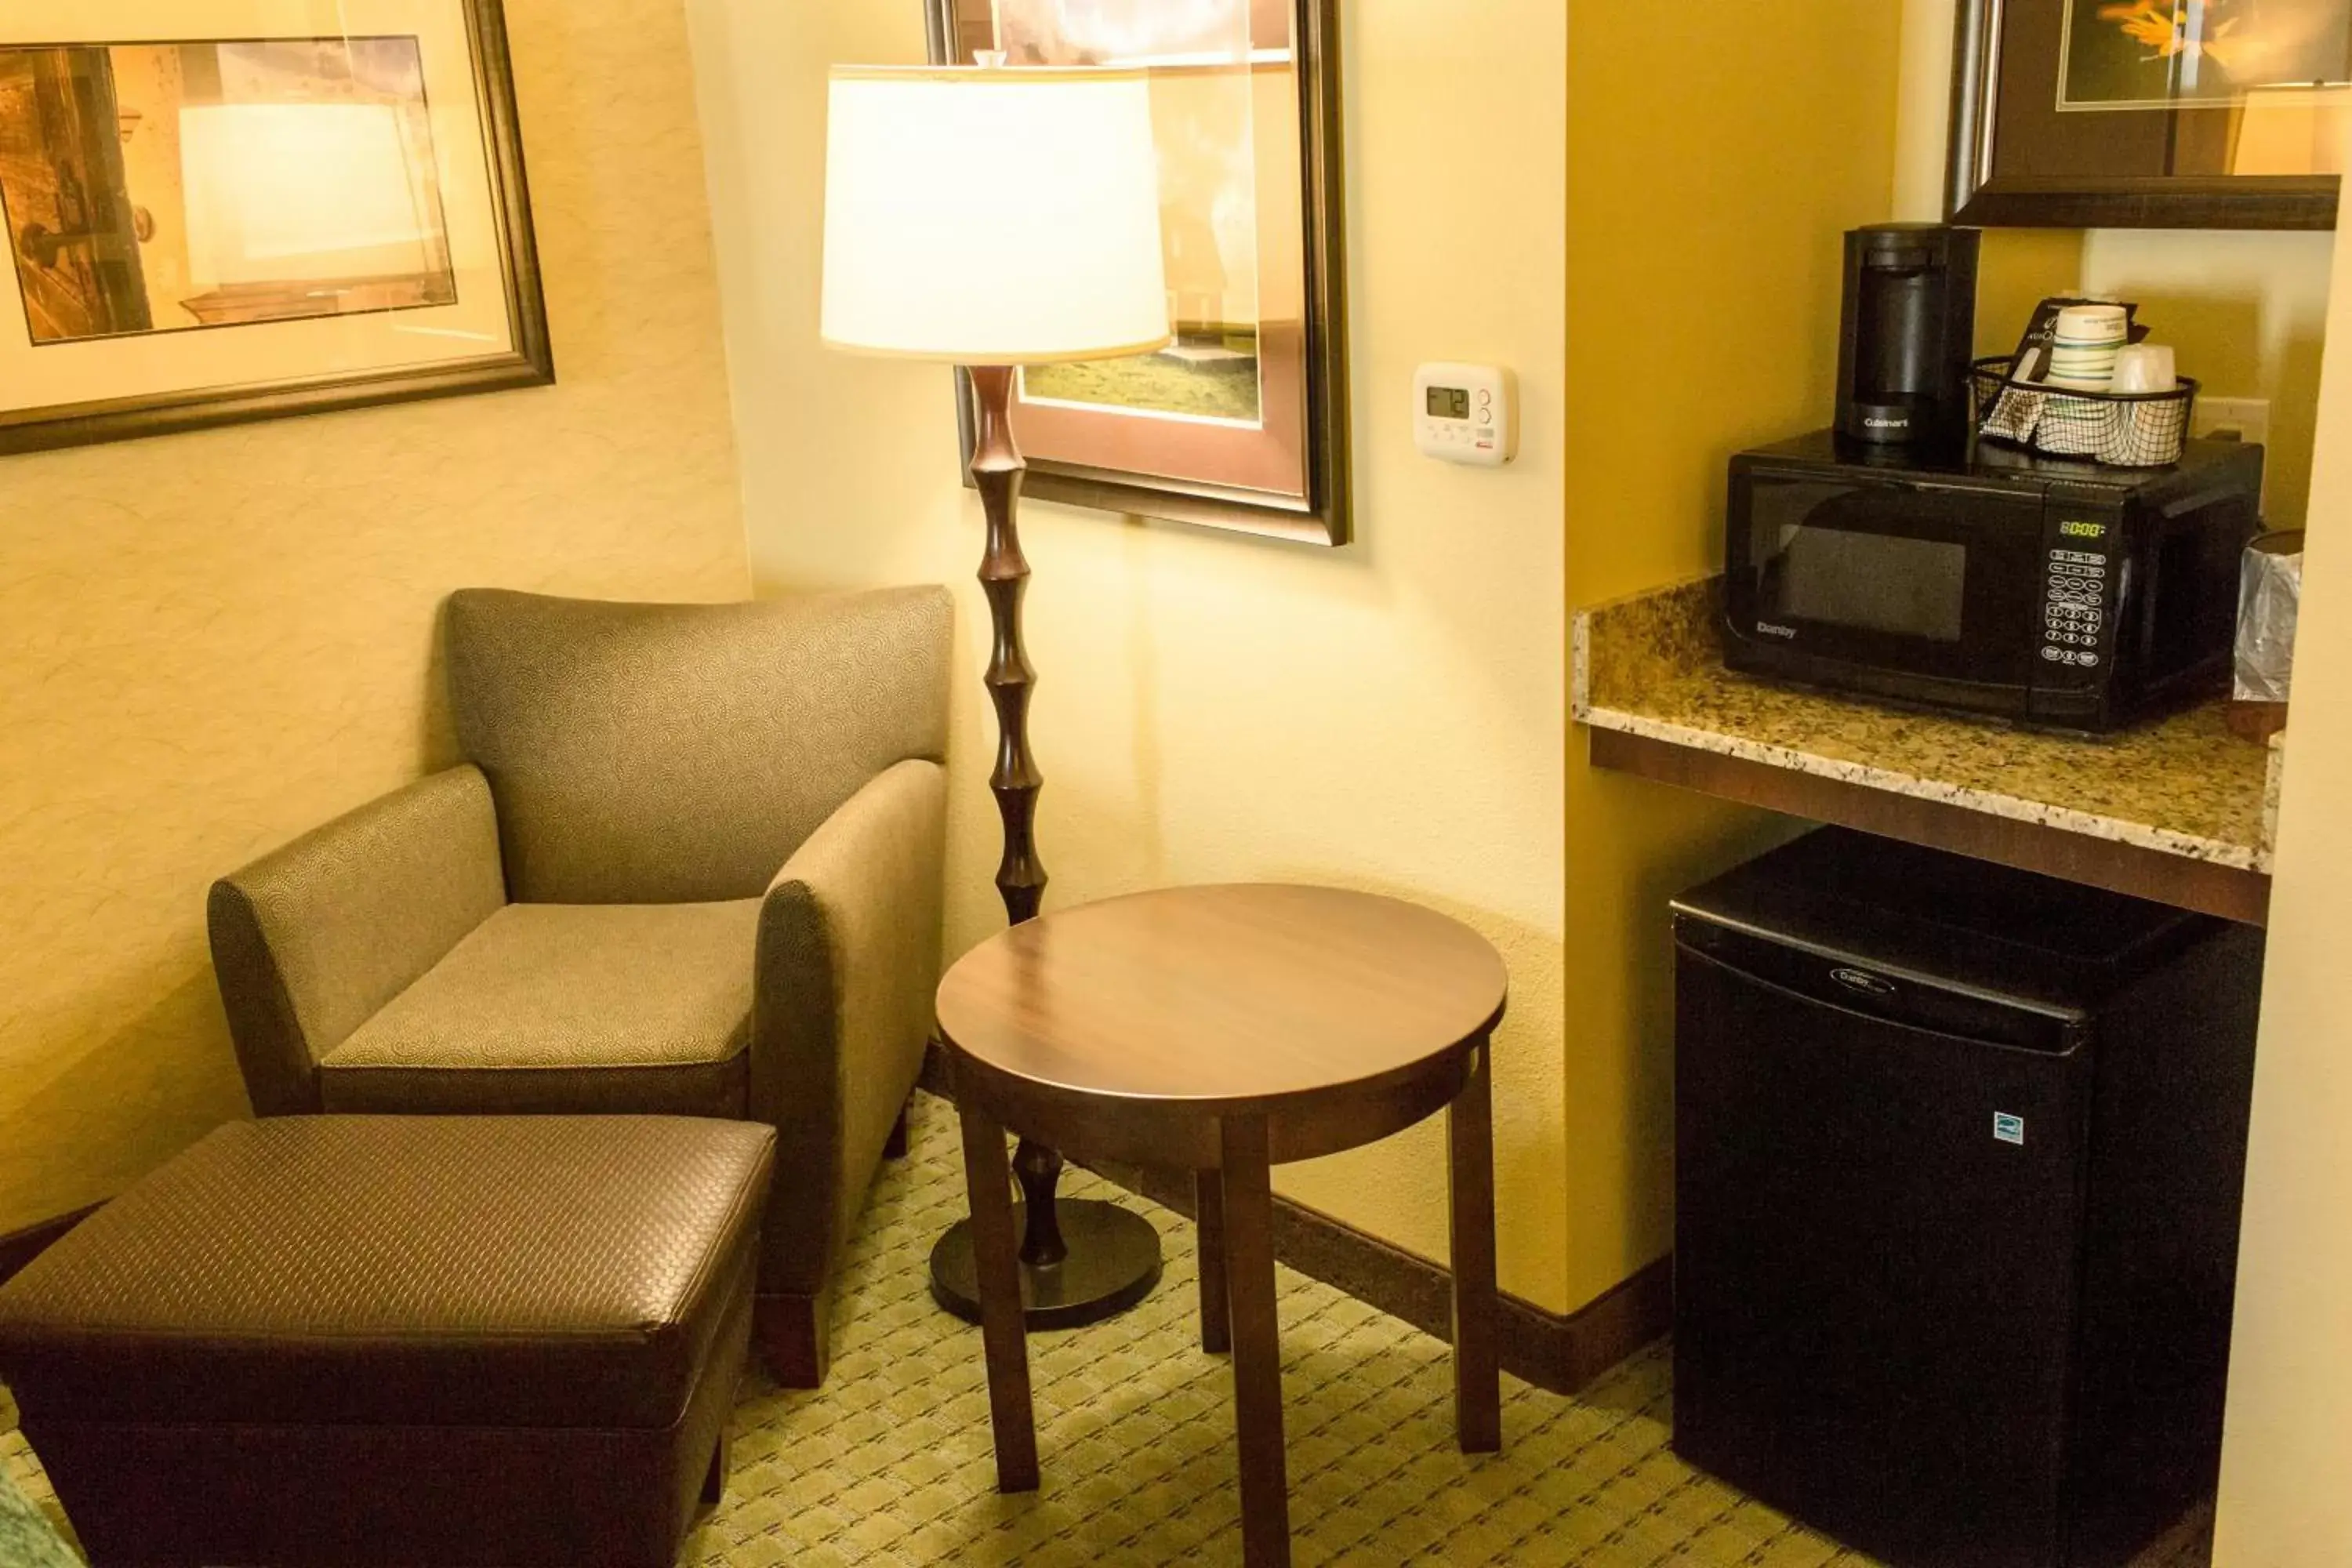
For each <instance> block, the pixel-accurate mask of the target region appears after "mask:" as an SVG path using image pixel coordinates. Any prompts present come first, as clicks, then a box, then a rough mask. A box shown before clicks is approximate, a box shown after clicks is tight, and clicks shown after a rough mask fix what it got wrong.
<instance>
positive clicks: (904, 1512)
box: [0, 1100, 2211, 1568]
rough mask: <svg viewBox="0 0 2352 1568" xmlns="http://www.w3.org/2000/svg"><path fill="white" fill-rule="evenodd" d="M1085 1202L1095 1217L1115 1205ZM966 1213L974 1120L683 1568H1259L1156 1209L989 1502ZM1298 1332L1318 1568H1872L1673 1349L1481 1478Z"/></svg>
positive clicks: (1436, 1347) (944, 1122)
mask: <svg viewBox="0 0 2352 1568" xmlns="http://www.w3.org/2000/svg"><path fill="white" fill-rule="evenodd" d="M1074 1175H1076V1180H1075V1181H1074V1182H1073V1184H1072V1190H1074V1191H1078V1192H1087V1191H1096V1190H1097V1189H1099V1187H1100V1184H1098V1183H1097V1182H1095V1181H1094V1180H1093V1178H1091V1177H1087V1176H1085V1175H1083V1174H1078V1173H1074ZM1146 1206H1147V1207H1148V1206H1149V1205H1146ZM962 1212H963V1195H962V1167H961V1163H960V1161H959V1158H958V1154H957V1143H956V1131H955V1124H954V1119H953V1117H952V1116H951V1115H950V1113H949V1112H948V1111H947V1109H946V1108H945V1107H944V1106H942V1105H940V1104H939V1103H938V1102H936V1101H931V1100H923V1101H921V1102H919V1107H918V1114H917V1119H916V1124H915V1152H914V1155H913V1157H912V1158H911V1159H909V1160H908V1161H905V1162H903V1163H898V1164H894V1165H889V1166H887V1167H886V1168H885V1172H884V1174H883V1177H882V1180H881V1182H880V1184H878V1185H877V1189H876V1192H875V1195H874V1201H873V1204H872V1205H871V1206H870V1208H869V1209H868V1211H867V1217H866V1226H865V1229H864V1232H863V1234H862V1235H861V1236H860V1237H859V1238H858V1239H857V1241H856V1243H855V1244H853V1247H852V1249H851V1253H850V1256H849V1258H848V1259H847V1262H846V1264H845V1278H844V1280H843V1295H844V1300H845V1305H844V1309H843V1310H842V1314H841V1317H840V1319H839V1321H838V1328H837V1330H836V1333H837V1339H836V1347H835V1366H834V1372H833V1377H832V1380H831V1381H830V1383H829V1384H827V1386H826V1387H825V1388H824V1390H823V1391H822V1392H820V1393H815V1394H799V1393H789V1392H785V1391H782V1390H779V1389H777V1388H776V1387H775V1386H774V1385H773V1384H770V1383H769V1382H768V1381H767V1379H766V1377H765V1376H764V1374H761V1373H754V1374H753V1375H752V1377H751V1381H750V1382H749V1383H747V1384H746V1386H745V1388H744V1393H743V1398H742V1400H741V1402H740V1405H738V1407H737V1410H736V1415H735V1470H734V1475H733V1478H732V1479H731V1481H730V1486H729V1489H728V1494H727V1500H726V1501H725V1502H724V1503H723V1504H722V1505H721V1506H720V1508H719V1510H718V1511H717V1512H716V1513H715V1514H714V1515H713V1516H712V1517H711V1518H710V1520H709V1522H708V1523H707V1524H706V1525H705V1526H704V1527H703V1528H702V1530H701V1531H698V1533H697V1535H696V1536H695V1538H694V1539H693V1541H692V1542H689V1543H688V1549H687V1551H686V1552H685V1553H684V1555H683V1557H682V1559H681V1561H682V1562H683V1563H687V1564H690V1565H700V1568H767V1565H769V1564H782V1563H793V1564H794V1565H796V1568H803V1565H804V1568H831V1565H835V1564H860V1565H871V1568H885V1565H891V1568H896V1565H908V1568H911V1565H914V1564H928V1563H955V1564H958V1565H960V1568H992V1565H998V1564H1003V1565H1011V1564H1020V1565H1022V1568H1079V1565H1082V1564H1083V1565H1089V1568H1092V1565H1102V1568H1112V1565H1120V1568H1127V1565H1132V1568H1152V1565H1159V1564H1171V1563H1185V1564H1193V1565H1198V1568H1215V1565H1223V1564H1230V1563H1239V1562H1240V1559H1241V1537H1240V1524H1239V1513H1238V1503H1237V1499H1236V1493H1235V1490H1234V1451H1233V1424H1232V1414H1231V1384H1230V1379H1229V1374H1228V1373H1227V1370H1226V1365H1225V1363H1224V1362H1223V1360H1222V1359H1221V1358H1214V1357H1210V1356H1206V1355H1203V1354H1202V1353H1201V1352H1200V1351H1199V1350H1198V1348H1197V1342H1196V1341H1195V1339H1194V1337H1193V1336H1194V1333H1195V1325H1194V1321H1193V1304H1194V1300H1195V1296H1194V1273H1193V1253H1192V1227H1191V1226H1189V1225H1187V1224H1186V1223H1184V1222H1183V1221H1182V1220H1181V1219H1180V1218H1179V1217H1178V1216H1177V1215H1173V1214H1171V1213H1169V1212H1168V1211H1166V1210H1162V1209H1157V1208H1151V1209H1150V1214H1151V1216H1152V1219H1153V1222H1154V1223H1155V1224H1156V1225H1158V1226H1159V1227H1160V1234H1161V1236H1162V1237H1164V1238H1165V1241H1166V1244H1167V1250H1168V1272H1167V1278H1166V1279H1165V1281H1164V1282H1163V1283H1162V1284H1161V1285H1160V1289H1158V1290H1157V1291H1156V1292H1155V1293H1154V1294H1153V1296H1152V1297H1151V1299H1150V1300H1149V1301H1147V1302H1145V1303H1144V1304H1143V1305H1142V1306H1141V1307H1139V1308H1138V1309H1136V1310H1134V1311H1132V1312H1129V1313H1128V1314H1127V1315H1126V1316H1124V1317H1122V1318H1118V1319H1116V1320H1114V1321H1111V1322H1108V1323H1105V1324H1100V1325H1097V1326H1096V1327H1093V1328H1088V1329H1081V1330H1077V1331H1073V1332H1069V1333H1063V1334H1054V1335H1046V1336H1041V1337H1039V1338H1036V1339H1033V1340H1032V1341H1031V1352H1030V1355H1031V1367H1032V1372H1033V1376H1034V1381H1035V1384H1036V1394H1037V1426H1038V1446H1039V1453H1040V1457H1041V1459H1042V1461H1043V1465H1044V1469H1045V1488H1044V1489H1043V1490H1042V1491H1040V1492H1038V1493H1036V1494H1034V1495H1032V1496H1028V1497H1021V1498H1005V1497H1000V1496H999V1495H998V1494H997V1493H996V1491H995V1490H994V1481H995V1476H994V1467H993V1461H992V1458H991V1454H990V1449H989V1437H988V1404H987V1393H986V1388H985V1385H984V1384H983V1382H982V1374H981V1355H980V1336H979V1332H978V1331H976V1330H972V1329H967V1328H965V1327H964V1326H963V1325H962V1324H961V1323H958V1322H956V1321H954V1320H952V1319H950V1318H948V1317H946V1316H945V1315H944V1314H942V1313H940V1311H939V1310H937V1309H936V1308H935V1307H933V1306H932V1304H931V1301H930V1298H929V1295H928V1294H927V1292H926V1291H925V1289H924V1285H923V1280H924V1262H925V1258H926V1257H927V1256H928V1253H929V1247H930V1244H931V1240H932V1238H933V1237H935V1236H937V1234H938V1233H939V1232H940V1230H941V1229H942V1228H944V1227H945V1226H947V1225H948V1223H949V1222H950V1220H952V1219H955V1218H957V1217H959V1216H960V1215H961V1214H962ZM1282 1332H1283V1360H1284V1385H1285V1389H1284V1391H1285V1394H1286V1416H1287V1421H1288V1438H1289V1455H1290V1472H1291V1522H1292V1529H1293V1531H1294V1534H1295V1539H1296V1552H1295V1555H1296V1559H1297V1563H1299V1564H1300V1565H1301V1568H1307V1565H1311V1564H1346V1565H1348V1568H1400V1565H1402V1564H1408V1563H1411V1564H1429V1565H1448V1568H1472V1565H1476V1564H1487V1563H1507V1564H1513V1565H1519V1564H1525V1565H1528V1568H1549V1565H1555V1564H1556V1565H1560V1568H1565V1565H1567V1564H1571V1563H1575V1564H1592V1565H1595V1568H1652V1565H1660V1564H1701V1565H1708V1568H1718V1565H1719V1568H1732V1565H1734V1564H1738V1565H1742V1568H1815V1565H1822V1564H1832V1563H1834V1564H1838V1565H1839V1568H1868V1565H1867V1560H1866V1559H1864V1558H1863V1557H1861V1556H1859V1555H1857V1554H1855V1553H1853V1552H1844V1551H1842V1550H1841V1549H1840V1548H1839V1547H1838V1546H1837V1545H1836V1544H1835V1543H1833V1542H1829V1541H1825V1540H1823V1539H1822V1538H1821V1537H1820V1536H1817V1535H1814V1534H1813V1533H1811V1531H1806V1530H1804V1529H1802V1528H1801V1527H1800V1526H1797V1525H1794V1524H1791V1523H1790V1521H1788V1520H1786V1519H1784V1518H1783V1517H1781V1516H1780V1515H1779V1514H1776V1513H1774V1512H1772V1511H1771V1510H1769V1509H1766V1508H1764V1507H1763V1506H1761V1505H1760V1504H1758V1503H1755V1502H1752V1501H1750V1500H1748V1499H1746V1498H1744V1497H1742V1496H1740V1495H1739V1494H1738V1493H1737V1492H1734V1491H1732V1490H1730V1489H1728V1488H1726V1487H1724V1486H1721V1485H1719V1484H1717V1483H1716V1482H1714V1481H1712V1480H1709V1479H1706V1477H1704V1476H1701V1475H1699V1474H1698V1473H1696V1471H1693V1470H1691V1469H1689V1468H1686V1467H1685V1466H1684V1465H1682V1464H1681V1463H1679V1462H1678V1461H1676V1459H1675V1457H1674V1456H1673V1454H1672V1453H1670V1452H1669V1451H1668V1450H1667V1448H1666V1446H1665V1444H1666V1436H1667V1427H1666V1421H1667V1415H1668V1411H1669V1408H1670V1404H1671V1402H1670V1399H1669V1397H1668V1394H1669V1390H1668V1383H1667V1379H1668V1373H1669V1363H1668V1359H1667V1357H1666V1355H1665V1354H1664V1347H1662V1346H1661V1347H1653V1348H1652V1349H1651V1350H1649V1351H1646V1352H1643V1353H1642V1354H1640V1355H1637V1356H1635V1357H1634V1358H1633V1360H1631V1361H1629V1362H1627V1363H1624V1364H1623V1365H1622V1366H1620V1367H1619V1368H1617V1369H1616V1370H1615V1371H1614V1372H1612V1373H1610V1374H1608V1375H1607V1376H1605V1377H1603V1378H1602V1379H1601V1381H1600V1382H1599V1383H1598V1384H1596V1385H1595V1386H1593V1387H1591V1388H1590V1389H1588V1390H1586V1392H1585V1393H1584V1394H1583V1395H1582V1396H1581V1397H1580V1398H1578V1399H1573V1400H1571V1399H1563V1398H1559V1397H1557V1396H1555V1395H1552V1394H1544V1393H1541V1392H1539V1391H1538V1390H1535V1389H1533V1388H1530V1387H1528V1385H1526V1384H1521V1383H1519V1382H1517V1381H1516V1380H1514V1379H1511V1378H1506V1379H1505V1380H1504V1407H1503V1431H1504V1441H1505V1451H1504V1452H1503V1453H1502V1454H1500V1455H1497V1456H1493V1457H1488V1458H1475V1459H1473V1458H1465V1457H1464V1456H1462V1455H1461V1454H1460V1453H1458V1452H1456V1451H1455V1449H1454V1441H1453V1424H1452V1415H1451V1411H1452V1399H1453V1385H1452V1382H1451V1377H1450V1373H1449V1368H1448V1363H1447V1354H1448V1352H1447V1349H1446V1347H1445V1345H1444V1343H1442V1342H1439V1341H1436V1340H1433V1339H1431V1338H1429V1337H1428V1336H1426V1335H1423V1334H1422V1333H1420V1332H1418V1331H1414V1330H1412V1329H1409V1328H1406V1327H1404V1326H1403V1325H1402V1324H1400V1323H1398V1322H1397V1321H1394V1320H1393V1319H1391V1318H1388V1317H1385V1316H1383V1315H1381V1313H1378V1312H1375V1311H1373V1310H1370V1308H1367V1307H1365V1306H1363V1305H1361V1304H1360V1303H1359V1302H1357V1301H1355V1300H1351V1299H1349V1298H1348V1297H1346V1296H1343V1295H1341V1294H1339V1292H1338V1291H1336V1290H1333V1289H1329V1288H1328V1287H1327V1286H1324V1285H1320V1284H1318V1283H1316V1282H1314V1281H1312V1280H1309V1279H1304V1278H1302V1277H1300V1276H1298V1275H1296V1274H1293V1273H1291V1272H1290V1271H1288V1270H1284V1271H1283V1276H1282ZM11 1479H13V1480H14V1481H15V1482H16V1485H17V1486H18V1487H20V1488H21V1489H23V1491H24V1493H25V1495H26V1497H27V1498H29V1499H30V1500H31V1501H32V1505H33V1506H34V1507H37V1509H39V1510H41V1511H42V1512H43V1513H44V1514H46V1515H47V1517H48V1518H49V1519H50V1520H51V1521H55V1522H57V1523H58V1524H59V1525H62V1524H63V1518H62V1515H61V1514H59V1513H58V1509H57V1504H56V1500H55V1499H54V1498H53V1497H52V1496H51V1495H50V1493H49V1490H48V1488H47V1484H46V1482H45V1481H44V1480H43V1479H42V1478H41V1475H40V1472H39V1468H38V1465H37V1462H36V1461H35V1459H34V1458H33V1457H32V1455H31V1453H30V1451H29V1450H28V1449H27V1448H26V1446H25V1443H24V1440H23V1438H22V1437H21V1436H19V1435H18V1434H17V1432H16V1429H15V1419H14V1411H13V1409H11V1408H9V1407H8V1406H7V1405H5V1400H0V1563H5V1564H7V1568H18V1565H19V1564H25V1565H29V1568H48V1565H49V1563H50V1561H51V1560H50V1559H46V1558H44V1557H42V1556H40V1555H37V1554H36V1553H37V1552H38V1551H39V1550H41V1548H39V1547H38V1546H37V1544H34V1543H33V1542H32V1541H31V1538H30V1537H29V1536H18V1535H12V1534H11V1532H10V1531H11V1520H12V1508H14V1509H22V1508H23V1506H24V1505H23V1504H22V1503H21V1502H18V1501H16V1500H12V1497H11V1495H10V1492H9V1488H8V1485H7V1482H8V1480H11ZM27 1512H29V1510H27ZM14 1517H16V1518H17V1519H18V1521H19V1523H20V1524H21V1523H23V1522H24V1516H23V1515H17V1516H14ZM2210 1529H2211V1522H2210V1518H2203V1517H2200V1518H2192V1519H2190V1520H2188V1521H2183V1522H2182V1524H2181V1526H2180V1527H2179V1528H2178V1529H2176V1530H2175V1531H2172V1532H2171V1533H2170V1534H2169V1535H2168V1537H2167V1538H2166V1539H2165V1540H2164V1541H2163V1542H2159V1543H2158V1546H2157V1547H2156V1548H2155V1549H2154V1550H2152V1551H2150V1552H2148V1553H2147V1555H2146V1556H2144V1557H2143V1559H2142V1565H2143V1568H2203V1565H2204V1564H2205V1563H2207V1562H2208V1560H2209V1555H2210V1549H2209V1547H2208V1544H2207V1542H2208V1538H2209V1536H2210ZM19 1540H24V1541H26V1544H25V1545H22V1546H18V1545H17V1544H16V1542H18V1541H19ZM54 1561H55V1562H57V1563H71V1562H74V1561H76V1560H75V1559H73V1558H71V1557H67V1556H59V1557H58V1558H56V1559H54Z"/></svg>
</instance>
